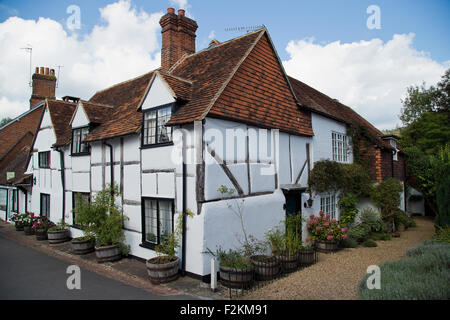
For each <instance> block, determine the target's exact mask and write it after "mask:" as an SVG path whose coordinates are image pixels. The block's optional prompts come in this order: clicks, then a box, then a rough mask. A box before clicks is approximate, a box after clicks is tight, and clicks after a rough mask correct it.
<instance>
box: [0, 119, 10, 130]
mask: <svg viewBox="0 0 450 320" xmlns="http://www.w3.org/2000/svg"><path fill="white" fill-rule="evenodd" d="M11 120H12V119H11V118H10V117H6V118H3V119H2V120H0V128H1V127H3V126H5V125H7V124H8V123H9V122H10V121H11Z"/></svg>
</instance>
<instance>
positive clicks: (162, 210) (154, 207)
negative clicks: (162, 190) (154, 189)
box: [142, 198, 173, 245]
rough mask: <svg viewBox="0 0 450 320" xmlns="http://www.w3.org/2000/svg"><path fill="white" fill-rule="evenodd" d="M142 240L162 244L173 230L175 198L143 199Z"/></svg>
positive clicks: (152, 243)
mask: <svg viewBox="0 0 450 320" xmlns="http://www.w3.org/2000/svg"><path fill="white" fill-rule="evenodd" d="M143 203H144V206H143V226H142V229H143V230H142V242H143V243H144V244H151V245H157V244H160V243H161V242H162V241H163V240H164V238H165V237H167V236H169V235H170V234H171V233H172V232H173V200H172V199H149V198H146V199H143Z"/></svg>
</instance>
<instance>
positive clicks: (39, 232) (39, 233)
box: [34, 229, 47, 241]
mask: <svg viewBox="0 0 450 320" xmlns="http://www.w3.org/2000/svg"><path fill="white" fill-rule="evenodd" d="M34 234H35V235H36V240H38V241H43V240H47V230H45V229H35V230H34Z"/></svg>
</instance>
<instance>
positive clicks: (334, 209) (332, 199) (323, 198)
mask: <svg viewBox="0 0 450 320" xmlns="http://www.w3.org/2000/svg"><path fill="white" fill-rule="evenodd" d="M336 198H337V197H336V194H335V193H324V194H321V195H320V211H322V212H323V213H324V214H325V215H326V214H327V213H329V214H330V219H336V220H339V211H338V206H337V201H336ZM328 199H329V204H327V203H326V202H327V200H328ZM322 202H325V204H323V203H322ZM327 207H328V208H330V209H331V211H327V210H326V208H327Z"/></svg>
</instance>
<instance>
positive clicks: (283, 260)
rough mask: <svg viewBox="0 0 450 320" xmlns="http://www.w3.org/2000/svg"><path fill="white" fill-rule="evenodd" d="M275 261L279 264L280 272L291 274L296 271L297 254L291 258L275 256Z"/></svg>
mask: <svg viewBox="0 0 450 320" xmlns="http://www.w3.org/2000/svg"><path fill="white" fill-rule="evenodd" d="M277 260H278V261H279V262H280V265H281V271H282V272H284V273H289V272H293V271H295V270H297V269H298V253H296V254H294V255H292V256H288V255H280V256H277Z"/></svg>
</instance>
